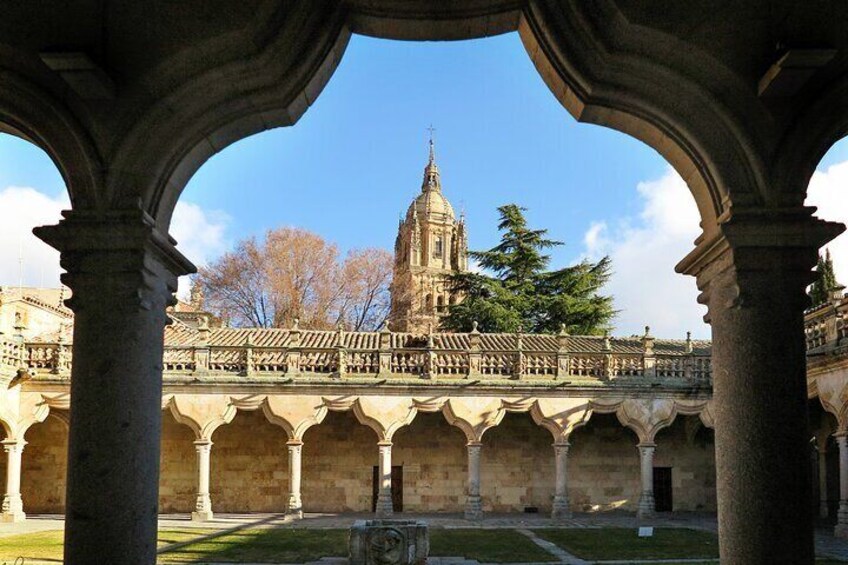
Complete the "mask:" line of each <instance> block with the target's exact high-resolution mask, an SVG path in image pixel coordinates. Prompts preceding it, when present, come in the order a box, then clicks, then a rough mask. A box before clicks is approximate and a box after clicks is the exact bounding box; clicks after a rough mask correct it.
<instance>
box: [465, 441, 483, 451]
mask: <svg viewBox="0 0 848 565" xmlns="http://www.w3.org/2000/svg"><path fill="white" fill-rule="evenodd" d="M465 447H468V448H477V449H479V448H481V447H483V442H482V441H469V442H468V443H466V444H465Z"/></svg>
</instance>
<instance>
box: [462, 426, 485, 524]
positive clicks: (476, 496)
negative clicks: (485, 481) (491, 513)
mask: <svg viewBox="0 0 848 565" xmlns="http://www.w3.org/2000/svg"><path fill="white" fill-rule="evenodd" d="M467 447H468V497H467V498H466V500H465V519H466V520H479V519H480V518H482V517H483V503H482V501H481V499H480V450H481V449H482V447H483V444H482V443H481V442H479V441H470V442H468V445H467Z"/></svg>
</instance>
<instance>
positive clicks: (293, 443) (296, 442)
mask: <svg viewBox="0 0 848 565" xmlns="http://www.w3.org/2000/svg"><path fill="white" fill-rule="evenodd" d="M302 445H303V440H302V439H290V440H288V441H287V442H286V446H288V447H301V446H302Z"/></svg>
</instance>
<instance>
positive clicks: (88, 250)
mask: <svg viewBox="0 0 848 565" xmlns="http://www.w3.org/2000/svg"><path fill="white" fill-rule="evenodd" d="M62 214H63V216H64V218H63V219H62V221H61V222H60V223H59V224H58V225H56V226H48V227H40V228H36V229H35V230H34V231H35V234H36V235H37V236H38V237H39V238H41V239H42V240H44V241H46V242H47V243H48V244H50V245H52V246H53V247H54V248H56V249H58V250H59V251H60V252H61V265H62V267H63V268H64V270H65V271H66V273H65V274H63V275H62V282H63V283H64V284H65V285H67V286H68V287H70V288H71V290H72V291H73V297H72V298H71V299H70V300H68V301H67V304H68V306H69V307H70V308H71V310H73V312H74V346H73V347H74V349H73V364H72V367H71V397H72V398H73V402H71V414H70V422H71V425H70V431H69V439H68V473H67V486H66V493H67V495H66V503H65V507H66V513H65V516H66V518H65V549H64V552H65V555H64V562H65V563H73V564H83V563H109V564H110V565H148V564H153V563H155V561H156V549H157V546H156V538H157V519H158V512H157V510H158V502H159V501H158V498H159V496H158V495H159V449H160V441H161V425H162V354H163V341H162V332H163V331H164V328H165V324H166V322H167V320H168V317H167V315H166V312H165V309H166V307H167V306H168V305H169V304H173V303H175V299H174V296H173V293H174V292H175V291H176V289H177V277H178V276H180V275H184V274H188V273H191V272H194V270H195V269H194V266H193V265H192V264H191V263H190V262H189V261H188V260H187V259H186V258H185V257H183V256H182V255H181V254H180V253H179V252H178V251H177V250H176V248H175V247H174V241H173V239H171V238H169V237H168V236H167V235H166V234H163V233H162V232H160V231H159V228H158V227H157V226H156V224H155V222H154V220H153V219H152V218H150V216H149V215H147V214H146V213H145V212H143V211H141V210H126V211H112V212H109V213H108V214H106V213H103V212H100V211H98V212H88V211H79V210H75V211H65V212H63V213H62Z"/></svg>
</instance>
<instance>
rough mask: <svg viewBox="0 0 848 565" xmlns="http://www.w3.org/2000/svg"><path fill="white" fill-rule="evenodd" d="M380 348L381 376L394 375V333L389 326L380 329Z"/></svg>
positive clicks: (384, 325)
mask: <svg viewBox="0 0 848 565" xmlns="http://www.w3.org/2000/svg"><path fill="white" fill-rule="evenodd" d="M379 347H380V351H379V354H378V355H379V374H380V376H384V377H387V376H389V375H391V374H392V332H391V331H389V325H388V324H383V327H382V328H381V329H380V334H379Z"/></svg>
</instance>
